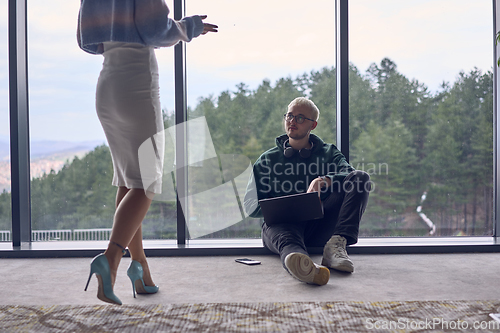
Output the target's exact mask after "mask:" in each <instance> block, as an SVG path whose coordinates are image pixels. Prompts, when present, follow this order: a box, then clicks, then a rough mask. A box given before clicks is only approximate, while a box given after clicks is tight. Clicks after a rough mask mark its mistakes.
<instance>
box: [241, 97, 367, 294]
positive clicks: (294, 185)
mask: <svg viewBox="0 0 500 333" xmlns="http://www.w3.org/2000/svg"><path fill="white" fill-rule="evenodd" d="M318 118H319V110H318V108H317V106H316V105H315V104H314V103H313V102H312V101H311V100H309V99H307V98H304V97H298V98H296V99H294V100H293V101H292V102H291V103H290V105H288V111H287V113H286V114H285V115H284V127H285V131H286V134H284V135H281V136H279V137H277V138H276V147H274V148H272V149H269V150H268V151H266V152H264V153H263V154H262V155H261V156H260V157H259V158H258V159H257V161H256V162H255V164H254V165H253V175H251V177H250V180H249V184H248V187H247V192H246V194H245V199H244V208H245V210H246V212H247V213H248V214H249V215H250V216H251V217H263V215H262V212H261V209H260V205H259V202H258V200H261V199H266V198H273V197H280V196H284V195H291V194H297V193H303V192H306V191H307V192H314V191H315V192H320V193H318V194H319V195H320V198H321V200H322V202H323V209H324V217H323V218H322V219H317V220H310V221H305V222H290V221H283V223H278V224H273V225H272V226H269V225H267V224H266V222H265V221H264V223H263V225H262V241H263V243H264V246H265V247H266V248H268V249H269V250H271V251H272V252H274V253H277V254H279V255H280V257H281V262H282V264H283V267H284V268H285V269H286V270H287V271H288V272H289V273H290V274H291V275H292V276H293V277H295V278H296V279H298V280H300V281H303V282H307V283H312V284H317V285H324V284H326V283H327V282H328V280H329V278H330V270H329V269H328V268H327V267H329V268H333V269H337V270H341V271H346V272H353V271H354V266H353V263H352V261H351V259H350V258H349V256H348V255H347V252H346V245H350V244H355V243H356V242H357V240H358V231H359V222H360V219H361V216H362V215H363V212H364V210H365V208H366V204H367V202H368V194H369V191H370V186H371V183H370V176H369V175H368V174H367V173H366V172H364V171H357V170H354V168H353V167H352V166H351V165H350V164H349V163H348V162H347V161H346V159H345V157H344V155H342V153H341V152H340V151H339V150H338V149H337V148H336V147H335V146H334V145H333V144H328V143H324V142H323V141H322V140H321V139H320V138H319V137H318V136H316V135H314V134H311V131H312V130H313V129H315V128H316V126H317V124H318V122H317V120H318ZM306 209H307V208H306ZM307 246H314V247H324V250H323V260H322V262H321V265H317V264H315V263H314V262H313V261H312V260H311V258H309V255H308V252H307ZM325 266H326V267H325Z"/></svg>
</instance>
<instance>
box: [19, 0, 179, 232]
mask: <svg viewBox="0 0 500 333" xmlns="http://www.w3.org/2000/svg"><path fill="white" fill-rule="evenodd" d="M79 5H80V3H79V2H78V1H77V2H73V1H64V0H49V1H43V2H40V1H34V0H31V1H28V7H27V10H28V78H29V98H30V99H29V103H30V148H31V168H30V169H31V219H32V237H33V241H47V240H68V241H74V240H87V241H99V240H107V238H108V237H109V234H110V230H111V227H112V223H113V213H114V210H115V195H116V187H114V186H112V185H111V181H112V177H113V168H112V161H111V156H110V153H109V148H108V146H107V141H106V137H105V135H104V132H103V130H102V128H101V125H100V123H99V120H98V117H97V114H96V112H95V89H96V83H97V78H98V76H99V72H100V69H101V66H102V62H103V57H102V56H100V55H91V54H88V53H85V52H84V51H82V50H81V49H80V48H79V47H78V44H77V40H76V27H77V17H78V9H79ZM158 62H159V65H160V66H159V67H160V78H161V82H160V83H161V91H160V95H161V106H162V109H163V111H164V114H165V117H164V118H165V124H166V126H169V124H168V121H169V115H171V114H172V113H173V106H172V105H173V102H172V100H173V96H174V89H173V87H172V81H173V76H172V72H173V71H172V64H173V57H172V50H171V49H166V50H159V51H158ZM174 199H175V197H174ZM171 207H175V201H174V202H170V201H169V202H154V203H153V204H152V206H151V209H150V210H149V212H148V215H147V216H146V219H145V220H144V223H143V235H144V238H145V239H175V237H176V229H175V226H176V212H175V209H174V210H172V209H171Z"/></svg>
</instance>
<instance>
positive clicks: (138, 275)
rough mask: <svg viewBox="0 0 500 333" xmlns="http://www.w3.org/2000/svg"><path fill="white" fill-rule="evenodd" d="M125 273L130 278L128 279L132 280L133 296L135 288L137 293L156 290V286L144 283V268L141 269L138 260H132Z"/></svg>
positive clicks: (153, 292)
mask: <svg viewBox="0 0 500 333" xmlns="http://www.w3.org/2000/svg"><path fill="white" fill-rule="evenodd" d="M127 275H128V277H129V278H130V281H132V292H133V293H134V298H135V293H136V290H137V293H138V294H155V293H157V292H158V289H159V288H158V286H154V287H150V286H146V285H145V284H144V280H143V279H142V277H143V275H144V270H143V269H142V265H141V263H140V262H138V261H135V260H132V262H131V263H130V266H129V268H128V270H127Z"/></svg>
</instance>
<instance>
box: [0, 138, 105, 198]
mask: <svg viewBox="0 0 500 333" xmlns="http://www.w3.org/2000/svg"><path fill="white" fill-rule="evenodd" d="M101 144H103V142H102V141H85V142H67V141H34V142H32V143H31V147H30V149H31V167H30V173H31V178H38V177H40V176H42V175H43V174H44V173H49V172H50V171H51V170H54V171H55V172H58V171H59V170H61V168H62V167H63V166H64V163H65V162H66V161H67V160H69V161H71V160H73V158H74V157H75V156H78V157H79V158H81V157H83V156H84V155H85V154H87V153H88V152H89V151H92V150H94V148H95V147H97V146H99V145H101ZM9 154H10V145H9V143H7V142H2V141H0V193H1V192H3V190H4V189H5V190H7V191H10V188H11V185H10V180H11V177H10V155H9Z"/></svg>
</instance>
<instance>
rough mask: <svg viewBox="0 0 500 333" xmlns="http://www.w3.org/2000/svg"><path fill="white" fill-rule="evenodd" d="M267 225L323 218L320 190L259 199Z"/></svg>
mask: <svg viewBox="0 0 500 333" xmlns="http://www.w3.org/2000/svg"><path fill="white" fill-rule="evenodd" d="M259 204H260V208H261V210H262V214H263V215H264V221H265V222H266V224H267V225H275V224H280V223H296V222H303V221H309V220H316V219H320V218H323V204H322V202H321V199H320V198H319V196H318V192H310V193H299V194H292V195H286V196H283V197H277V198H269V199H262V200H259Z"/></svg>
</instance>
